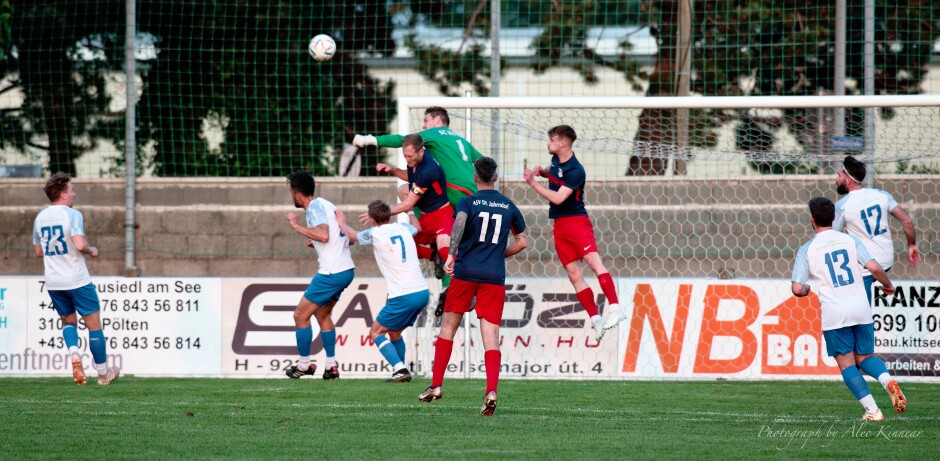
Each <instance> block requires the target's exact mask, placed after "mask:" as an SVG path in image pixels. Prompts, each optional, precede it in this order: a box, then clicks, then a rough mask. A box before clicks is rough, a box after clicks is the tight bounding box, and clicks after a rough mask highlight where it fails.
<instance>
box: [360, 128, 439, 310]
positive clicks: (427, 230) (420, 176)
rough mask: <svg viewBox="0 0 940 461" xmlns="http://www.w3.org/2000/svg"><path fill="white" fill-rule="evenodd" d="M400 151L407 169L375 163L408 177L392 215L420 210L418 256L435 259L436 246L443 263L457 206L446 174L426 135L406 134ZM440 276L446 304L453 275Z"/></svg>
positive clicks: (383, 169) (378, 168)
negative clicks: (428, 151)
mask: <svg viewBox="0 0 940 461" xmlns="http://www.w3.org/2000/svg"><path fill="white" fill-rule="evenodd" d="M401 151H402V154H403V155H404V156H405V162H406V163H407V164H408V168H407V170H403V169H401V168H395V167H393V166H391V165H386V164H384V163H380V164H378V165H376V167H375V169H376V171H378V172H380V173H389V174H391V175H393V176H395V177H397V178H399V179H401V180H404V181H408V195H407V196H405V197H402V199H401V202H399V203H397V204H395V206H393V207H392V216H395V215H396V214H398V213H407V212H409V211H411V210H412V209H414V208H417V209H418V210H420V211H421V217H420V218H419V219H418V227H419V231H418V233H417V234H415V237H414V238H415V243H417V244H418V257H419V258H421V259H428V260H432V261H433V260H434V258H435V250H434V249H433V248H436V249H437V250H436V253H437V254H436V258H437V261H440V262H441V264H442V262H443V261H446V260H447V254H448V253H449V252H450V230H451V228H452V227H453V226H454V208H453V207H452V206H450V203H449V202H448V201H447V191H446V188H447V178H446V177H445V176H444V170H443V169H442V168H441V165H440V164H439V163H437V160H435V159H434V157H433V156H431V155H425V149H424V138H423V137H421V135H420V134H409V135H408V136H405V137H404V138H403V139H402V141H401ZM359 221H360V222H362V223H363V224H364V225H367V224H368V223H369V216H368V215H367V214H362V215H359ZM438 278H442V279H443V280H442V281H441V286H442V290H441V297H440V299H439V300H438V304H439V305H441V306H443V304H444V302H445V293H446V291H445V290H446V289H447V286H448V285H450V277H448V276H446V275H445V274H444V273H443V271H440V273H439V274H438Z"/></svg>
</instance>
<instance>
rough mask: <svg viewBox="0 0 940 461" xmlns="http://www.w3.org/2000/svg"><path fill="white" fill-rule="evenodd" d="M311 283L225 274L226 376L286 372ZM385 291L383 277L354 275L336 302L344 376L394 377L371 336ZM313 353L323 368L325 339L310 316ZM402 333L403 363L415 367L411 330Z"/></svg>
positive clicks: (223, 359)
mask: <svg viewBox="0 0 940 461" xmlns="http://www.w3.org/2000/svg"><path fill="white" fill-rule="evenodd" d="M309 283H310V279H309V278H227V279H223V280H222V300H221V304H222V306H224V309H223V323H222V331H223V338H224V340H223V345H222V356H221V363H222V373H223V374H224V375H225V376H254V377H263V376H270V377H283V378H285V379H287V378H286V377H285V376H284V371H285V369H286V368H287V367H289V366H290V365H293V364H294V362H295V361H296V360H297V339H296V335H295V331H296V327H295V326H294V309H295V308H296V307H297V304H298V303H299V302H300V299H301V297H303V294H304V290H306V289H307V285H308V284H309ZM386 296H387V292H386V291H385V279H383V278H381V277H356V278H355V279H354V280H353V282H352V283H351V284H350V285H349V287H348V288H346V290H345V291H343V294H342V296H341V297H340V299H339V301H338V302H337V303H336V305H335V306H334V307H333V312H332V316H331V317H332V319H333V323H334V324H335V327H336V360H337V362H338V363H339V372H340V376H341V377H355V378H367V377H385V378H387V377H390V376H391V375H392V373H393V372H394V370H392V369H391V368H390V367H389V365H388V364H387V363H386V362H385V360H384V359H383V358H382V355H381V354H380V353H379V351H378V349H376V347H375V345H374V343H373V342H372V339H371V338H370V337H369V329H370V328H371V327H372V324H373V323H374V322H375V317H376V316H378V315H379V311H380V310H381V309H382V307H383V306H384V305H385V300H386ZM311 320H312V321H311V326H312V328H313V343H312V344H311V349H310V353H311V356H312V359H313V363H314V364H315V365H316V366H317V370H318V373H317V378H319V374H320V373H319V371H320V370H322V369H323V359H324V358H325V357H326V354H325V352H324V351H323V342H322V341H321V340H320V327H319V325H318V324H317V321H316V319H315V318H314V319H311ZM403 337H404V338H405V340H406V344H407V345H408V350H407V351H406V358H405V363H406V364H407V365H409V368H414V363H413V354H414V351H413V350H412V349H413V347H412V346H413V344H414V341H413V340H412V336H411V330H406V331H405V334H404V335H403Z"/></svg>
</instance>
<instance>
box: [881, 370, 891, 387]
mask: <svg viewBox="0 0 940 461" xmlns="http://www.w3.org/2000/svg"><path fill="white" fill-rule="evenodd" d="M888 381H891V375H890V374H888V373H882V374H881V375H880V376H878V382H879V383H881V387H883V388H885V390H888Z"/></svg>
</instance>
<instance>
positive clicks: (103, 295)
mask: <svg viewBox="0 0 940 461" xmlns="http://www.w3.org/2000/svg"><path fill="white" fill-rule="evenodd" d="M93 280H94V285H95V287H96V289H97V291H98V297H99V300H100V302H101V311H100V312H101V324H102V328H103V330H104V334H105V337H106V338H107V346H108V362H109V365H117V366H120V367H121V369H122V373H125V374H134V375H141V376H219V375H220V374H221V367H220V365H221V364H220V361H219V356H220V350H219V346H220V343H221V337H220V334H221V309H220V308H221V304H220V302H219V300H220V291H219V287H220V279H218V278H162V277H160V278H124V277H95V278H94V279H93ZM3 288H6V291H5V294H4V305H3V309H2V310H0V375H2V374H15V375H22V374H26V375H60V374H62V373H68V372H69V371H70V370H71V366H72V365H71V360H70V357H69V353H68V350H67V348H66V346H65V341H64V340H63V338H62V320H61V318H60V316H59V314H58V313H57V312H56V310H55V308H54V307H53V305H52V302H51V300H50V298H49V293H48V291H47V290H46V289H45V281H44V280H43V278H42V277H10V278H3V279H0V290H2V289H3ZM78 330H79V334H78V337H79V343H78V347H79V349H80V350H81V354H82V356H83V360H82V363H83V364H84V365H85V368H86V373H93V360H92V358H91V352H90V351H89V350H88V332H87V328H85V324H84V322H83V321H81V320H79V323H78Z"/></svg>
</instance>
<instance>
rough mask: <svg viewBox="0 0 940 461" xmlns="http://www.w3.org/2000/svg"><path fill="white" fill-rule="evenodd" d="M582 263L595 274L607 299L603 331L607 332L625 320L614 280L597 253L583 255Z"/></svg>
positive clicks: (624, 312) (624, 313)
mask: <svg viewBox="0 0 940 461" xmlns="http://www.w3.org/2000/svg"><path fill="white" fill-rule="evenodd" d="M584 262H586V263H587V264H588V267H590V268H591V270H592V271H593V272H594V273H595V274H597V282H598V283H599V284H600V286H601V291H603V292H604V296H605V297H607V315H606V319H605V321H604V329H605V330H609V329H611V328H613V327H615V326H617V325H619V324H620V322H623V321H624V320H625V319H626V318H627V310H626V309H623V308H621V307H620V299H619V297H618V296H617V287H616V286H615V285H614V279H613V277H611V275H610V272H608V271H607V268H606V267H604V262H603V261H602V260H601V256H600V255H599V254H598V253H597V252H592V253H588V254H586V255H584Z"/></svg>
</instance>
